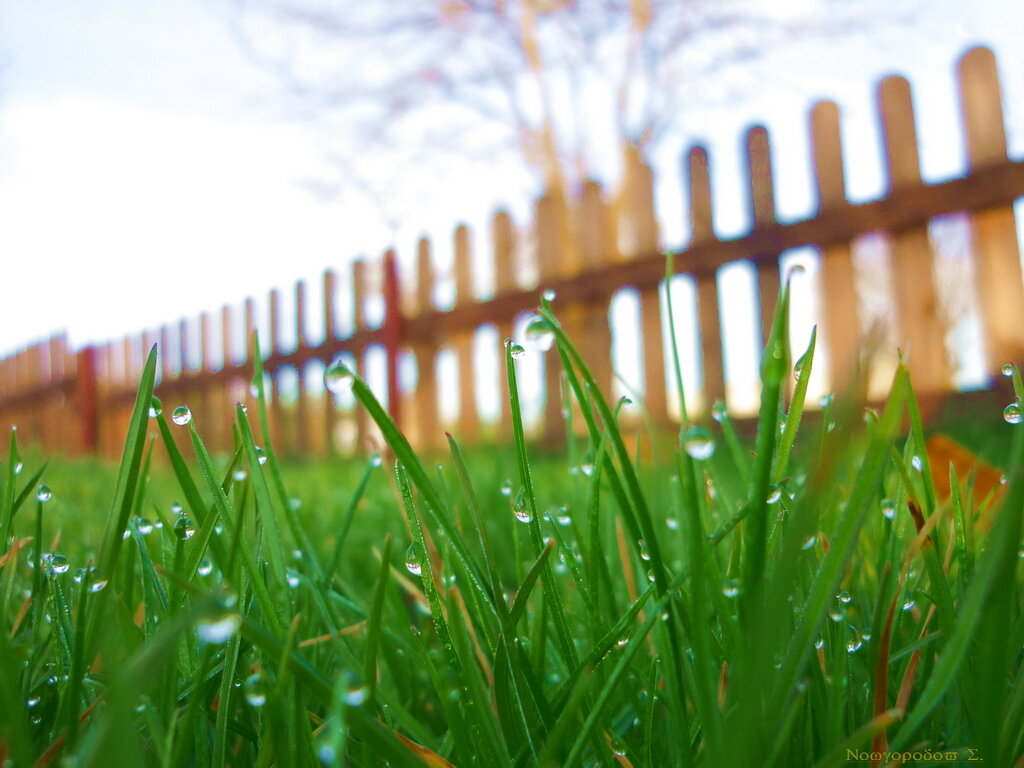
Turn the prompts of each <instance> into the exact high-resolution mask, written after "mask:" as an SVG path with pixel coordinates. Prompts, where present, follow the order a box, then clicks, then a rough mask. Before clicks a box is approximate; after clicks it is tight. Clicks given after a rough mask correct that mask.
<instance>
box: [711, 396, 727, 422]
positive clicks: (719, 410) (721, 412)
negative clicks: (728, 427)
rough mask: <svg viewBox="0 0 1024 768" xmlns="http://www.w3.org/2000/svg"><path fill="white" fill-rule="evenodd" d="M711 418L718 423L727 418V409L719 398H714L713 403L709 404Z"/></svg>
mask: <svg viewBox="0 0 1024 768" xmlns="http://www.w3.org/2000/svg"><path fill="white" fill-rule="evenodd" d="M711 418H712V419H714V420H715V421H717V422H718V423H719V424H721V423H722V422H723V421H725V420H726V419H727V418H729V410H728V409H727V408H726V407H725V403H723V402H722V401H721V400H716V401H715V404H714V405H713V406H711Z"/></svg>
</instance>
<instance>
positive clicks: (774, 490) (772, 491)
mask: <svg viewBox="0 0 1024 768" xmlns="http://www.w3.org/2000/svg"><path fill="white" fill-rule="evenodd" d="M781 498H782V488H781V487H780V486H778V485H772V486H771V487H770V488H769V491H768V498H767V499H766V501H767V502H768V503H769V504H778V503H779V499H781Z"/></svg>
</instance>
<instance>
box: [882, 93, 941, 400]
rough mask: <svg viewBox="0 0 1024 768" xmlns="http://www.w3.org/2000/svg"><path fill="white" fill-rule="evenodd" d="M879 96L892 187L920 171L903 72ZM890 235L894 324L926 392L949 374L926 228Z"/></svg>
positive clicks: (910, 181)
mask: <svg viewBox="0 0 1024 768" xmlns="http://www.w3.org/2000/svg"><path fill="white" fill-rule="evenodd" d="M878 96H879V103H880V105H881V113H882V128H883V134H884V136H885V157H886V167H887V169H888V173H889V188H890V191H894V190H898V189H901V188H907V187H914V186H918V185H920V184H921V171H920V165H919V163H918V150H917V132H916V130H915V126H914V110H913V106H912V104H911V101H910V84H909V83H908V82H907V81H906V80H905V79H903V78H902V77H888V78H886V79H885V80H883V81H882V83H881V86H880V88H879V94H878ZM890 237H891V242H892V256H893V259H892V262H893V264H892V267H893V284H894V286H895V292H896V296H895V307H896V326H897V329H898V333H899V344H900V346H901V348H902V350H903V353H904V355H905V356H906V357H907V362H908V364H909V366H910V371H911V374H912V376H913V379H914V385H915V387H916V388H917V389H918V390H919V391H921V392H924V393H929V392H938V391H943V390H946V389H947V388H948V386H949V384H950V380H951V376H950V366H949V359H948V357H947V354H946V343H945V342H946V328H945V324H944V323H943V321H942V317H941V314H940V308H939V298H938V293H937V291H936V290H935V276H934V267H933V256H932V250H931V245H930V243H929V241H928V230H927V228H925V227H914V228H911V229H906V230H903V231H901V232H892V233H890Z"/></svg>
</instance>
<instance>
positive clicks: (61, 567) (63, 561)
mask: <svg viewBox="0 0 1024 768" xmlns="http://www.w3.org/2000/svg"><path fill="white" fill-rule="evenodd" d="M70 567H71V564H70V563H69V562H68V559H67V558H66V557H64V555H54V556H53V557H51V558H50V573H57V574H61V573H67V572H68V569H69V568H70Z"/></svg>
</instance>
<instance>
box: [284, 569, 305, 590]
mask: <svg viewBox="0 0 1024 768" xmlns="http://www.w3.org/2000/svg"><path fill="white" fill-rule="evenodd" d="M284 579H285V581H287V582H288V588H289V589H296V588H298V586H299V584H300V583H301V582H302V578H301V577H300V576H299V572H298V571H296V570H295V569H294V568H285V569H284Z"/></svg>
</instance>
